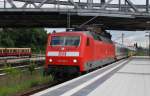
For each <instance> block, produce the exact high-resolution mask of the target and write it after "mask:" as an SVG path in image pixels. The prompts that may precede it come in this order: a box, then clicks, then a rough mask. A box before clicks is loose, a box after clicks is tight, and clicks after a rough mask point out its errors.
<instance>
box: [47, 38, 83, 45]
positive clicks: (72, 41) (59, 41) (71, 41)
mask: <svg viewBox="0 0 150 96" xmlns="http://www.w3.org/2000/svg"><path fill="white" fill-rule="evenodd" d="M79 43H80V36H53V37H52V39H51V44H50V45H52V46H79Z"/></svg>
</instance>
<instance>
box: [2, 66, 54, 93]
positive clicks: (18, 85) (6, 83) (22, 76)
mask: <svg viewBox="0 0 150 96" xmlns="http://www.w3.org/2000/svg"><path fill="white" fill-rule="evenodd" d="M6 71H7V72H8V75H7V76H5V77H0V96H12V95H15V94H17V93H20V92H24V91H26V90H28V89H30V88H32V87H35V86H38V85H41V84H46V83H49V82H51V81H52V78H51V76H47V77H46V76H43V75H42V69H41V70H38V71H37V70H35V71H34V72H33V73H32V74H31V73H30V72H29V71H28V70H26V71H23V72H22V71H21V70H18V69H11V68H9V69H7V70H6Z"/></svg>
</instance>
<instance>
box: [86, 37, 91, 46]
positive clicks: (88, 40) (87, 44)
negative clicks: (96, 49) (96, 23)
mask: <svg viewBox="0 0 150 96" xmlns="http://www.w3.org/2000/svg"><path fill="white" fill-rule="evenodd" d="M89 45H90V38H87V40H86V46H89Z"/></svg>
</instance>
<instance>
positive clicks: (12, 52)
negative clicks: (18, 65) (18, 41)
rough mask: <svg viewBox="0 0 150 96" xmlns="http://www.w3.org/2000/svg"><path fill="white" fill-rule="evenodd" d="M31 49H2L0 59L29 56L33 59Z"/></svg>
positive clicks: (0, 49)
mask: <svg viewBox="0 0 150 96" xmlns="http://www.w3.org/2000/svg"><path fill="white" fill-rule="evenodd" d="M31 55H32V51H31V48H0V57H8V56H9V57H10V56H18V57H19V56H28V57H31Z"/></svg>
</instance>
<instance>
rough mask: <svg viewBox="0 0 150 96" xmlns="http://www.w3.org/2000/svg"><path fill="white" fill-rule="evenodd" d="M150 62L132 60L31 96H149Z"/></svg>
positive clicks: (141, 59)
mask: <svg viewBox="0 0 150 96" xmlns="http://www.w3.org/2000/svg"><path fill="white" fill-rule="evenodd" d="M149 90H150V58H148V57H131V58H129V59H126V60H121V61H119V62H116V63H113V64H111V65H109V66H106V67H104V68H101V69H98V70H96V71H93V72H91V73H89V74H86V75H83V76H80V77H78V78H75V79H73V80H70V81H67V82H65V83H63V84H60V85H57V86H54V87H52V88H48V89H46V90H44V91H41V92H39V93H36V94H33V95H32V96H150V91H149Z"/></svg>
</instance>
